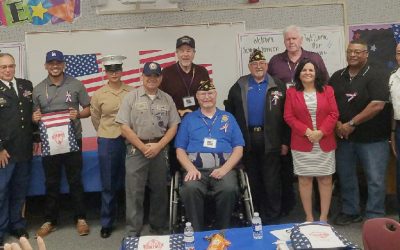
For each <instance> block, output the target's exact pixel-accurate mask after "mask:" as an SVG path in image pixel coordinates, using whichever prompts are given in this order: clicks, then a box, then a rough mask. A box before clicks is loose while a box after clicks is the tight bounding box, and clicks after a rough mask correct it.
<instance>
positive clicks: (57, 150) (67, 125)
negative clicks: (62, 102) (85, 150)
mask: <svg viewBox="0 0 400 250" xmlns="http://www.w3.org/2000/svg"><path fill="white" fill-rule="evenodd" d="M39 133H40V139H41V141H42V145H41V146H42V156H48V155H56V154H63V153H67V152H75V151H78V150H79V146H78V143H77V140H76V137H75V131H74V127H73V124H72V121H71V120H70V118H69V110H65V111H59V112H51V113H46V114H42V118H41V120H40V122H39ZM49 135H50V138H49Z"/></svg>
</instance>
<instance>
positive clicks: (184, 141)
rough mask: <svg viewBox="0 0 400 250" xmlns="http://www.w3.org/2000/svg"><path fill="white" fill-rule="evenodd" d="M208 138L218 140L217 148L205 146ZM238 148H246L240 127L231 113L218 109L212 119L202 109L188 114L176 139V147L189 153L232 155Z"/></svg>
mask: <svg viewBox="0 0 400 250" xmlns="http://www.w3.org/2000/svg"><path fill="white" fill-rule="evenodd" d="M207 137H210V138H213V139H216V140H217V145H216V148H208V147H204V146H203V144H204V138H207ZM237 146H244V139H243V135H242V132H241V131H240V128H239V125H238V124H237V122H236V120H235V118H234V117H233V115H232V114H231V113H228V112H226V111H222V110H220V109H218V108H217V112H216V113H215V114H214V116H213V117H211V118H208V117H207V116H205V115H203V114H202V113H201V111H200V109H197V110H196V111H193V112H191V113H189V114H186V115H185V117H184V118H183V120H182V123H181V124H180V126H179V130H178V134H177V135H176V138H175V147H176V148H181V149H183V150H185V151H186V152H187V153H232V151H233V148H234V147H237Z"/></svg>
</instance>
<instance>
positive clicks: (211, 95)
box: [198, 91, 217, 98]
mask: <svg viewBox="0 0 400 250" xmlns="http://www.w3.org/2000/svg"><path fill="white" fill-rule="evenodd" d="M216 93H217V92H215V91H213V92H201V93H198V95H199V97H201V98H205V97H214V96H215V94H216Z"/></svg>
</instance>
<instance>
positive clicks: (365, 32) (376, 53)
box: [349, 23, 400, 71]
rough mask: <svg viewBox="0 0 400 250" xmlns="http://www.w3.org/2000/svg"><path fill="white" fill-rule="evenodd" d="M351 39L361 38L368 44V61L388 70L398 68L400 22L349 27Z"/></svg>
mask: <svg viewBox="0 0 400 250" xmlns="http://www.w3.org/2000/svg"><path fill="white" fill-rule="evenodd" d="M349 37H350V40H357V39H361V40H363V41H365V42H366V43H367V44H368V52H369V55H368V62H369V63H370V64H371V65H374V66H378V67H382V68H384V69H386V70H388V71H392V70H394V69H396V68H397V63H396V58H395V54H396V53H395V52H396V46H397V43H399V42H400V24H398V23H395V24H368V25H352V26H350V27H349Z"/></svg>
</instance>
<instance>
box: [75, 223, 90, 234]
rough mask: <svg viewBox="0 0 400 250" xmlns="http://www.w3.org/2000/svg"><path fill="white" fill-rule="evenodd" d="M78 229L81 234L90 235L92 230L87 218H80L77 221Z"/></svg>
mask: <svg viewBox="0 0 400 250" xmlns="http://www.w3.org/2000/svg"><path fill="white" fill-rule="evenodd" d="M76 230H77V231H78V234H79V235H80V236H85V235H88V234H89V232H90V229H89V225H88V224H87V222H86V220H85V219H78V222H77V223H76Z"/></svg>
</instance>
